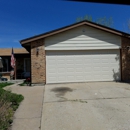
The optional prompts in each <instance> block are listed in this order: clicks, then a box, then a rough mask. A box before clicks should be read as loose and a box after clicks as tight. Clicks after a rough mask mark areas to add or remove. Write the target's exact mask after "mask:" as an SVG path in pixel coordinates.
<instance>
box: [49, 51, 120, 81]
mask: <svg viewBox="0 0 130 130" xmlns="http://www.w3.org/2000/svg"><path fill="white" fill-rule="evenodd" d="M119 57H120V51H119V50H91V51H47V52H46V66H47V67H46V79H47V80H46V82H47V83H63V82H87V81H113V80H120V61H119V59H120V58H119Z"/></svg>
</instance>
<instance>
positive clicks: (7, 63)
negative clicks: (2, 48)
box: [0, 57, 11, 72]
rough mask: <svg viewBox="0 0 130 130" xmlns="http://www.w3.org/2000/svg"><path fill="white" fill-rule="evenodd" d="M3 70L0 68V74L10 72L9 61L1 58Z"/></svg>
mask: <svg viewBox="0 0 130 130" xmlns="http://www.w3.org/2000/svg"><path fill="white" fill-rule="evenodd" d="M2 64H3V68H0V72H9V71H10V70H11V66H10V59H9V58H8V57H6V58H5V57H2Z"/></svg>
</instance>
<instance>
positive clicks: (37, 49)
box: [36, 47, 39, 55]
mask: <svg viewBox="0 0 130 130" xmlns="http://www.w3.org/2000/svg"><path fill="white" fill-rule="evenodd" d="M38 54H39V48H38V47H37V48H36V55H38Z"/></svg>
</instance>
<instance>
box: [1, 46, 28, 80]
mask: <svg viewBox="0 0 130 130" xmlns="http://www.w3.org/2000/svg"><path fill="white" fill-rule="evenodd" d="M13 50H14V57H15V59H16V74H15V75H14V79H23V78H25V77H24V74H25V72H26V73H27V72H28V73H30V54H29V52H28V51H27V50H26V49H24V48H14V49H13ZM11 52H12V48H1V49H0V57H1V61H2V64H3V68H0V73H2V76H3V77H4V78H7V79H8V80H10V73H11V70H12V69H13V68H12V67H11V63H10V61H11ZM28 76H29V77H30V75H28Z"/></svg>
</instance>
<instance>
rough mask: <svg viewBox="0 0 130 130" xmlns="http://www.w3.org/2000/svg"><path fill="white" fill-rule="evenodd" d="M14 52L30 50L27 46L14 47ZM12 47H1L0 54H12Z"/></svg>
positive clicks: (24, 52) (26, 52)
mask: <svg viewBox="0 0 130 130" xmlns="http://www.w3.org/2000/svg"><path fill="white" fill-rule="evenodd" d="M13 50H14V54H28V53H29V52H28V51H27V50H26V49H25V48H13ZM11 53H12V48H0V56H10V55H11Z"/></svg>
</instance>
